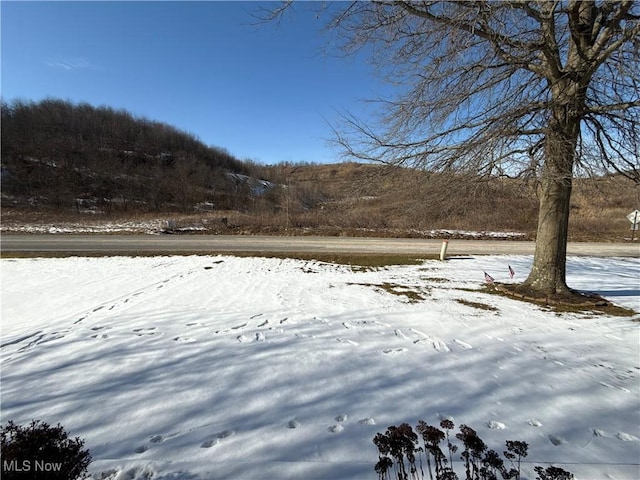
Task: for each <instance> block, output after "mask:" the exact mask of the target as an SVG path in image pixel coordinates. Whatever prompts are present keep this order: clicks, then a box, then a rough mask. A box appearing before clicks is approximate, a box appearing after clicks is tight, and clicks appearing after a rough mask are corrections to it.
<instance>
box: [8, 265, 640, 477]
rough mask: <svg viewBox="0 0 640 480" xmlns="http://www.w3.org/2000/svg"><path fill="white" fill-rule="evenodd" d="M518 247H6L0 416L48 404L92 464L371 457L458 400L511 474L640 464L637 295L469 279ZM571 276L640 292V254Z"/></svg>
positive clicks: (229, 466)
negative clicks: (424, 251) (532, 290)
mask: <svg viewBox="0 0 640 480" xmlns="http://www.w3.org/2000/svg"><path fill="white" fill-rule="evenodd" d="M530 263H531V257H528V256H487V257H473V258H472V257H467V258H454V259H451V260H449V261H447V262H437V261H426V262H424V263H423V264H421V265H416V266H394V267H387V268H381V269H373V270H371V269H369V270H359V269H352V268H350V267H348V266H340V265H332V264H326V263H320V262H309V261H300V260H281V259H265V258H236V257H226V256H210V257H206V256H192V257H148V258H130V257H112V258H66V259H15V260H14V259H2V260H0V267H1V274H2V276H1V279H2V286H1V301H2V324H1V328H2V330H1V333H2V348H1V356H2V357H1V358H2V371H1V380H2V383H1V388H2V404H1V420H2V422H3V423H4V422H6V421H8V420H10V419H11V420H14V421H16V422H18V423H23V424H24V423H27V422H28V421H30V420H31V419H33V418H36V419H41V420H43V421H47V422H49V423H53V424H55V423H58V422H60V423H61V424H62V425H64V426H65V427H66V428H67V430H68V431H70V432H71V434H72V435H74V436H75V435H78V436H80V437H82V438H84V439H85V440H86V447H88V448H90V450H91V453H92V456H93V463H92V464H91V465H90V467H89V470H90V472H91V473H92V477H91V478H93V479H96V480H97V479H103V480H104V479H110V480H116V479H117V480H123V479H129V480H137V479H143V478H153V479H165V480H168V479H174V480H205V479H217V478H220V479H267V478H268V479H272V478H273V479H365V478H366V479H371V478H376V474H375V472H374V470H373V466H374V464H375V462H376V461H377V454H376V449H375V446H374V445H373V443H372V439H373V437H374V435H375V434H376V433H377V432H384V431H385V430H386V428H387V427H388V426H389V425H398V424H400V423H402V422H408V423H410V424H411V425H413V426H415V424H416V423H417V421H418V420H425V421H427V422H429V423H432V424H437V423H438V422H439V420H440V418H445V417H446V418H452V419H453V420H454V422H455V423H456V425H460V424H462V423H465V424H467V425H469V426H471V427H473V428H474V429H476V430H477V431H478V434H479V436H480V437H481V438H482V439H483V440H485V442H487V443H488V445H489V447H490V448H494V449H496V450H498V451H502V450H503V449H504V448H503V447H504V441H505V440H507V439H509V440H523V441H526V442H528V443H529V457H528V458H527V460H529V461H530V462H531V463H526V464H525V466H524V477H525V478H529V479H533V478H535V474H534V473H533V465H534V464H543V465H547V464H548V463H550V462H554V464H555V465H557V466H561V467H563V468H565V469H567V470H569V471H571V472H573V473H574V474H575V475H576V478H578V479H605V478H615V479H636V480H637V478H640V467H639V466H638V464H639V463H640V462H639V459H640V382H639V378H640V358H639V357H640V344H639V340H640V337H639V333H640V323H638V320H639V319H640V317H639V316H638V315H636V317H635V321H634V320H633V319H630V318H616V317H604V316H601V315H597V314H592V315H585V314H575V313H563V314H558V313H555V312H553V311H549V310H545V309H543V308H539V307H536V306H533V305H530V304H526V303H521V302H518V301H516V300H512V299H508V298H504V297H500V296H495V295H490V294H486V293H482V292H480V291H474V290H477V289H478V288H479V287H480V284H481V282H482V280H483V271H487V272H489V273H490V274H491V275H493V276H494V277H495V278H496V280H497V281H509V275H508V265H511V266H512V267H513V269H514V270H515V272H516V276H515V278H514V281H521V280H522V279H523V278H524V276H525V275H526V272H528V268H529V265H530ZM568 272H569V275H568V280H569V284H570V285H571V286H572V287H575V288H580V289H585V290H590V291H596V292H599V293H601V294H603V295H604V296H606V297H607V298H609V299H611V300H612V301H614V302H616V303H618V304H620V305H624V306H628V307H630V308H633V309H635V310H636V311H639V310H640V285H639V280H638V279H639V276H640V260H639V259H615V258H613V259H612V258H608V259H601V258H585V257H580V258H578V257H574V258H570V259H569V264H568Z"/></svg>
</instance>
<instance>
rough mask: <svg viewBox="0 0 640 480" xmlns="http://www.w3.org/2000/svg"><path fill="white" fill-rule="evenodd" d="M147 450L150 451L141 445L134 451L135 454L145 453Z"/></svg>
mask: <svg viewBox="0 0 640 480" xmlns="http://www.w3.org/2000/svg"><path fill="white" fill-rule="evenodd" d="M147 450H149V447H147V446H146V445H140V446H139V447H138V448H136V449H135V450H134V452H135V453H144V452H146V451H147Z"/></svg>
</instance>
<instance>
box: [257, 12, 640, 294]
mask: <svg viewBox="0 0 640 480" xmlns="http://www.w3.org/2000/svg"><path fill="white" fill-rule="evenodd" d="M290 5H291V2H286V3H283V4H281V6H280V7H279V8H278V9H276V10H272V11H271V12H269V13H270V18H271V19H273V18H279V17H280V16H281V15H283V13H284V12H285V11H286V10H288V9H289V7H290ZM315 8H317V9H318V12H317V13H318V15H319V17H320V18H325V19H326V22H325V23H324V24H323V25H324V28H325V29H326V30H327V31H328V32H330V33H331V34H332V35H333V36H334V37H335V38H337V40H338V43H339V46H340V48H341V49H342V51H343V52H346V53H347V54H355V53H356V52H360V51H364V52H365V53H370V57H371V60H372V64H373V65H374V66H375V68H376V71H377V73H379V74H380V75H381V76H382V78H384V79H386V80H387V81H388V82H389V83H390V84H391V85H393V86H395V87H396V90H395V91H396V92H397V93H396V95H395V96H394V97H393V98H386V99H381V100H378V106H379V107H380V108H379V113H380V115H379V116H378V121H377V122H374V123H367V122H366V121H364V120H363V119H360V118H357V117H355V116H351V115H345V116H344V118H343V120H344V122H343V124H342V125H340V126H338V127H336V137H337V142H338V143H339V144H340V145H341V147H342V148H343V150H344V152H345V153H346V154H347V155H348V156H350V157H352V158H353V157H355V158H358V159H362V160H370V161H376V162H384V163H388V164H393V165H407V166H416V167H419V168H424V169H427V170H430V171H438V172H448V171H465V172H473V173H475V174H480V175H508V176H526V175H530V176H534V177H535V178H537V179H538V180H539V182H540V189H539V198H540V205H539V217H538V228H537V237H536V250H535V256H534V261H533V267H532V270H531V272H530V274H529V276H528V278H527V279H526V281H525V282H524V284H523V285H521V286H520V289H521V290H522V291H525V290H526V291H528V292H532V293H533V294H535V295H540V296H558V297H559V296H567V295H568V296H572V295H573V294H574V292H573V291H572V290H571V289H569V288H568V286H567V284H566V244H567V230H568V219H569V209H570V197H571V187H572V180H573V178H574V175H575V172H578V171H581V172H582V171H584V172H594V173H598V174H602V173H605V172H616V173H618V174H621V175H624V176H626V177H628V178H631V179H632V180H634V181H635V182H637V183H640V163H639V160H638V158H639V151H640V5H639V4H638V3H637V2H634V1H632V0H620V1H613V0H612V1H605V0H602V1H579V0H556V1H551V0H531V1H524V0H523V1H520V0H518V1H507V0H502V1H488V0H476V1H468V2H467V1H464V2H463V1H420V2H417V1H415V2H413V1H372V2H355V1H354V2H335V3H334V2H327V3H326V4H322V5H320V4H315Z"/></svg>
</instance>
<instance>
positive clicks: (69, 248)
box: [0, 234, 640, 257]
mask: <svg viewBox="0 0 640 480" xmlns="http://www.w3.org/2000/svg"><path fill="white" fill-rule="evenodd" d="M441 246H442V241H441V240H422V239H408V238H347V237H273V236H241V235H238V236H234V235H95V234H94V235H22V234H20V235H17V234H16V235H14V234H4V235H2V236H1V237H0V250H1V252H2V256H3V257H12V256H21V257H23V256H40V255H46V256H68V255H157V254H164V255H169V254H181V255H184V254H218V253H244V254H247V253H249V254H250V253H256V254H269V253H273V254H286V253H303V254H313V253H316V254H322V253H324V254H330V253H331V254H378V255H389V254H400V255H416V256H418V257H419V256H433V255H438V254H439V252H440V248H441ZM533 251H534V244H533V242H521V241H506V240H451V241H449V248H448V254H449V255H473V254H475V255H483V254H492V255H494V254H511V255H531V254H533ZM568 253H569V255H586V256H600V257H640V245H638V244H630V243H570V244H569V246H568Z"/></svg>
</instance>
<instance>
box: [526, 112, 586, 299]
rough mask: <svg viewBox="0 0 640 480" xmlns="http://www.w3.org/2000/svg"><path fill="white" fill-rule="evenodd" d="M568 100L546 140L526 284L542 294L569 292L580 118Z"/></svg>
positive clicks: (554, 120)
mask: <svg viewBox="0 0 640 480" xmlns="http://www.w3.org/2000/svg"><path fill="white" fill-rule="evenodd" d="M570 110H573V109H571V108H569V107H568V106H567V104H565V105H564V106H560V107H557V108H556V109H554V111H553V114H552V118H551V120H550V124H549V130H548V133H547V138H546V141H545V165H544V169H543V174H542V179H541V192H540V213H539V215H538V231H537V236H536V249H535V254H534V258H533V266H532V268H531V272H530V273H529V277H528V278H527V279H526V280H525V282H524V284H523V286H524V287H527V288H528V289H531V290H533V291H536V292H538V293H540V294H542V295H545V296H548V295H554V294H568V293H571V290H570V289H569V287H568V286H567V283H566V253H567V234H568V228H569V208H570V202H571V185H572V178H573V164H574V159H575V155H576V145H577V141H578V137H579V134H580V119H579V117H577V116H575V115H572V112H571V111H570Z"/></svg>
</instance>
